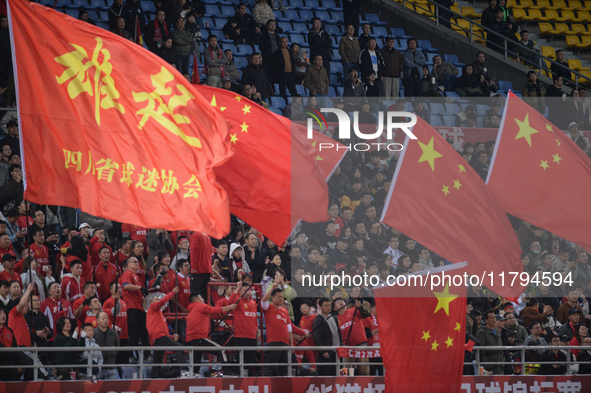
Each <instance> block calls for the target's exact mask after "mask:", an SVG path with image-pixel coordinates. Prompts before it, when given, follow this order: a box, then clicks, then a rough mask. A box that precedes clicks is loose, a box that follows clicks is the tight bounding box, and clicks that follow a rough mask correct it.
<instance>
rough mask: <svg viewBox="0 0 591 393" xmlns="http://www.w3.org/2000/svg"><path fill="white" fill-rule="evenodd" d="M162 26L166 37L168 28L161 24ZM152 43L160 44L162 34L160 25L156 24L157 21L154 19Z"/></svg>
mask: <svg viewBox="0 0 591 393" xmlns="http://www.w3.org/2000/svg"><path fill="white" fill-rule="evenodd" d="M162 26H164V31H165V32H166V35H167V36H168V35H169V34H168V26H166V23H163V24H162ZM154 41H156V42H161V41H162V33H161V32H160V24H159V23H158V20H157V19H154Z"/></svg>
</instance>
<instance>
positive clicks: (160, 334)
mask: <svg viewBox="0 0 591 393" xmlns="http://www.w3.org/2000/svg"><path fill="white" fill-rule="evenodd" d="M178 292H179V287H174V288H173V289H172V291H170V292H169V293H168V295H166V296H164V297H163V298H159V297H158V296H154V297H153V298H152V302H151V303H150V307H149V308H148V315H147V317H146V322H147V327H148V334H149V335H150V343H151V344H152V346H153V347H174V346H179V347H182V346H183V345H182V344H180V343H178V342H177V341H178V339H179V335H178V334H173V335H172V337H171V336H170V335H169V333H168V323H166V318H164V314H163V313H162V311H161V310H160V309H161V308H162V307H164V306H166V304H167V303H168V302H169V301H170V299H172V298H173V297H174V295H175V294H177V293H178ZM176 356H177V360H178V362H179V363H186V360H185V351H184V350H182V349H179V350H178V351H177V352H176ZM162 360H164V351H154V365H156V364H160V363H162ZM159 371H160V367H157V366H153V367H152V371H151V372H150V378H158V372H159Z"/></svg>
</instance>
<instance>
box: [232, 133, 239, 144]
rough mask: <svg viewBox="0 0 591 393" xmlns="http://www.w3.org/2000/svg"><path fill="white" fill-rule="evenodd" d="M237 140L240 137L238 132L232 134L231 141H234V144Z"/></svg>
mask: <svg viewBox="0 0 591 393" xmlns="http://www.w3.org/2000/svg"><path fill="white" fill-rule="evenodd" d="M237 140H238V138H237V137H236V134H232V135H230V142H232V143H233V144H236V141H237Z"/></svg>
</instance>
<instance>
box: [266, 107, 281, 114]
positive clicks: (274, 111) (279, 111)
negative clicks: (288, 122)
mask: <svg viewBox="0 0 591 393" xmlns="http://www.w3.org/2000/svg"><path fill="white" fill-rule="evenodd" d="M269 110H270V111H271V112H273V113H275V114H276V115H279V116H283V112H281V110H279V109H277V108H273V107H272V106H270V107H269Z"/></svg>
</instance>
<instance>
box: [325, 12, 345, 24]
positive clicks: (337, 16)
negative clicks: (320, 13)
mask: <svg viewBox="0 0 591 393" xmlns="http://www.w3.org/2000/svg"><path fill="white" fill-rule="evenodd" d="M330 16H331V19H329V20H326V21H324V22H325V23H339V24H342V23H343V22H344V20H345V16H344V15H343V13H342V12H331V13H330Z"/></svg>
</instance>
